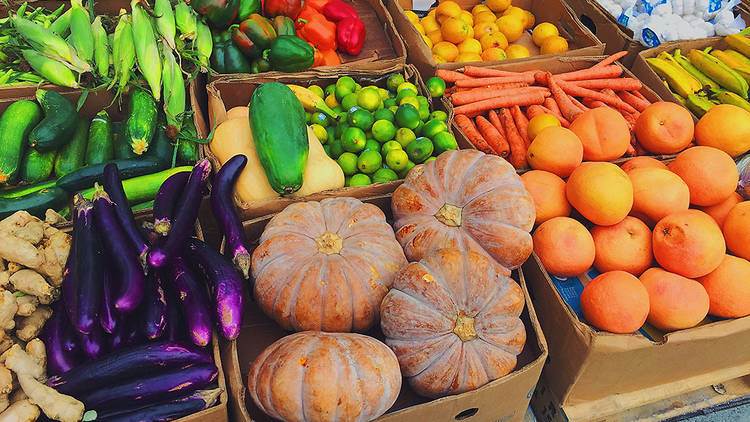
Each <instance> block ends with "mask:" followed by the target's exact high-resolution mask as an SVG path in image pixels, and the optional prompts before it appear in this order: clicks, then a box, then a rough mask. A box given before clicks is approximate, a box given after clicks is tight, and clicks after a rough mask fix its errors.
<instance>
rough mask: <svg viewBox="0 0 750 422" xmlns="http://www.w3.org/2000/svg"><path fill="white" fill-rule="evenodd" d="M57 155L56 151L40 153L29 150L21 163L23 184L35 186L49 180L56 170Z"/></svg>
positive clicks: (32, 149)
mask: <svg viewBox="0 0 750 422" xmlns="http://www.w3.org/2000/svg"><path fill="white" fill-rule="evenodd" d="M55 155H57V153H56V152H55V151H48V152H39V151H37V150H35V149H34V148H29V149H28V150H27V151H26V154H25V155H24V156H23V162H22V163H21V173H20V175H19V176H20V177H21V182H23V183H27V184H33V183H39V182H43V181H45V180H47V179H49V177H50V176H52V170H53V169H54V168H55Z"/></svg>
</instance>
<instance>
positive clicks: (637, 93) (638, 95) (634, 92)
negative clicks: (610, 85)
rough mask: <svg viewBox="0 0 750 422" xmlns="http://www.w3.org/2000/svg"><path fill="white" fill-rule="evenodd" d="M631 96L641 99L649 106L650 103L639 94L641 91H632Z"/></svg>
mask: <svg viewBox="0 0 750 422" xmlns="http://www.w3.org/2000/svg"><path fill="white" fill-rule="evenodd" d="M631 94H633V95H635V96H636V97H638V98H640V99H642V100H643V101H646V102H648V103H649V104H651V101H649V100H648V98H646V97H645V96H644V95H643V94H641V91H633V92H631Z"/></svg>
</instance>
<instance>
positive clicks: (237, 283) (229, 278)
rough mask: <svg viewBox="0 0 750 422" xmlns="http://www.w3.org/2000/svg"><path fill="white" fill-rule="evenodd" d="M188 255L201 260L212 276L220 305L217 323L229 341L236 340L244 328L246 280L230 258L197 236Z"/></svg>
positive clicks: (205, 273)
mask: <svg viewBox="0 0 750 422" xmlns="http://www.w3.org/2000/svg"><path fill="white" fill-rule="evenodd" d="M185 258H186V259H188V260H189V261H190V262H194V263H197V264H198V266H199V267H200V268H201V270H202V271H203V274H204V276H205V277H206V278H207V279H208V281H209V283H210V286H212V291H213V295H214V298H213V299H214V303H215V305H216V322H217V324H218V325H219V329H220V331H221V334H222V335H223V336H224V338H226V339H227V340H234V339H236V338H237V336H238V335H239V334H240V328H241V327H242V312H243V310H244V305H245V304H244V301H245V289H244V284H245V280H244V279H243V278H242V275H240V273H239V272H238V271H237V270H236V269H235V268H234V267H233V266H232V263H231V262H229V260H228V259H227V258H225V257H224V256H222V255H221V254H220V253H218V252H216V251H215V250H213V249H211V248H210V247H209V246H208V245H206V244H205V243H203V242H201V241H200V240H198V239H196V238H191V239H190V240H188V243H187V247H186V248H185Z"/></svg>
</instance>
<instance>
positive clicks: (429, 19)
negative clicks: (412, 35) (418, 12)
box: [420, 16, 440, 34]
mask: <svg viewBox="0 0 750 422" xmlns="http://www.w3.org/2000/svg"><path fill="white" fill-rule="evenodd" d="M420 23H421V24H422V27H423V28H424V32H425V34H429V33H430V32H432V31H439V30H440V24H439V23H438V22H437V20H435V17H434V16H425V17H424V18H422V21H421V22H420Z"/></svg>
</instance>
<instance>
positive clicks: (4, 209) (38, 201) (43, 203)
mask: <svg viewBox="0 0 750 422" xmlns="http://www.w3.org/2000/svg"><path fill="white" fill-rule="evenodd" d="M67 201H68V193H67V192H65V191H64V190H62V189H60V188H58V187H55V186H53V187H50V188H45V189H42V190H40V191H37V192H34V193H30V194H28V195H24V196H21V197H18V198H0V218H5V217H7V216H9V215H11V214H13V213H14V212H16V211H20V210H24V211H28V212H29V213H30V214H31V215H34V216H37V217H39V218H44V213H45V212H46V211H47V209H49V208H52V209H53V210H57V209H60V208H63V207H64V206H65V204H66V203H67Z"/></svg>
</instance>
